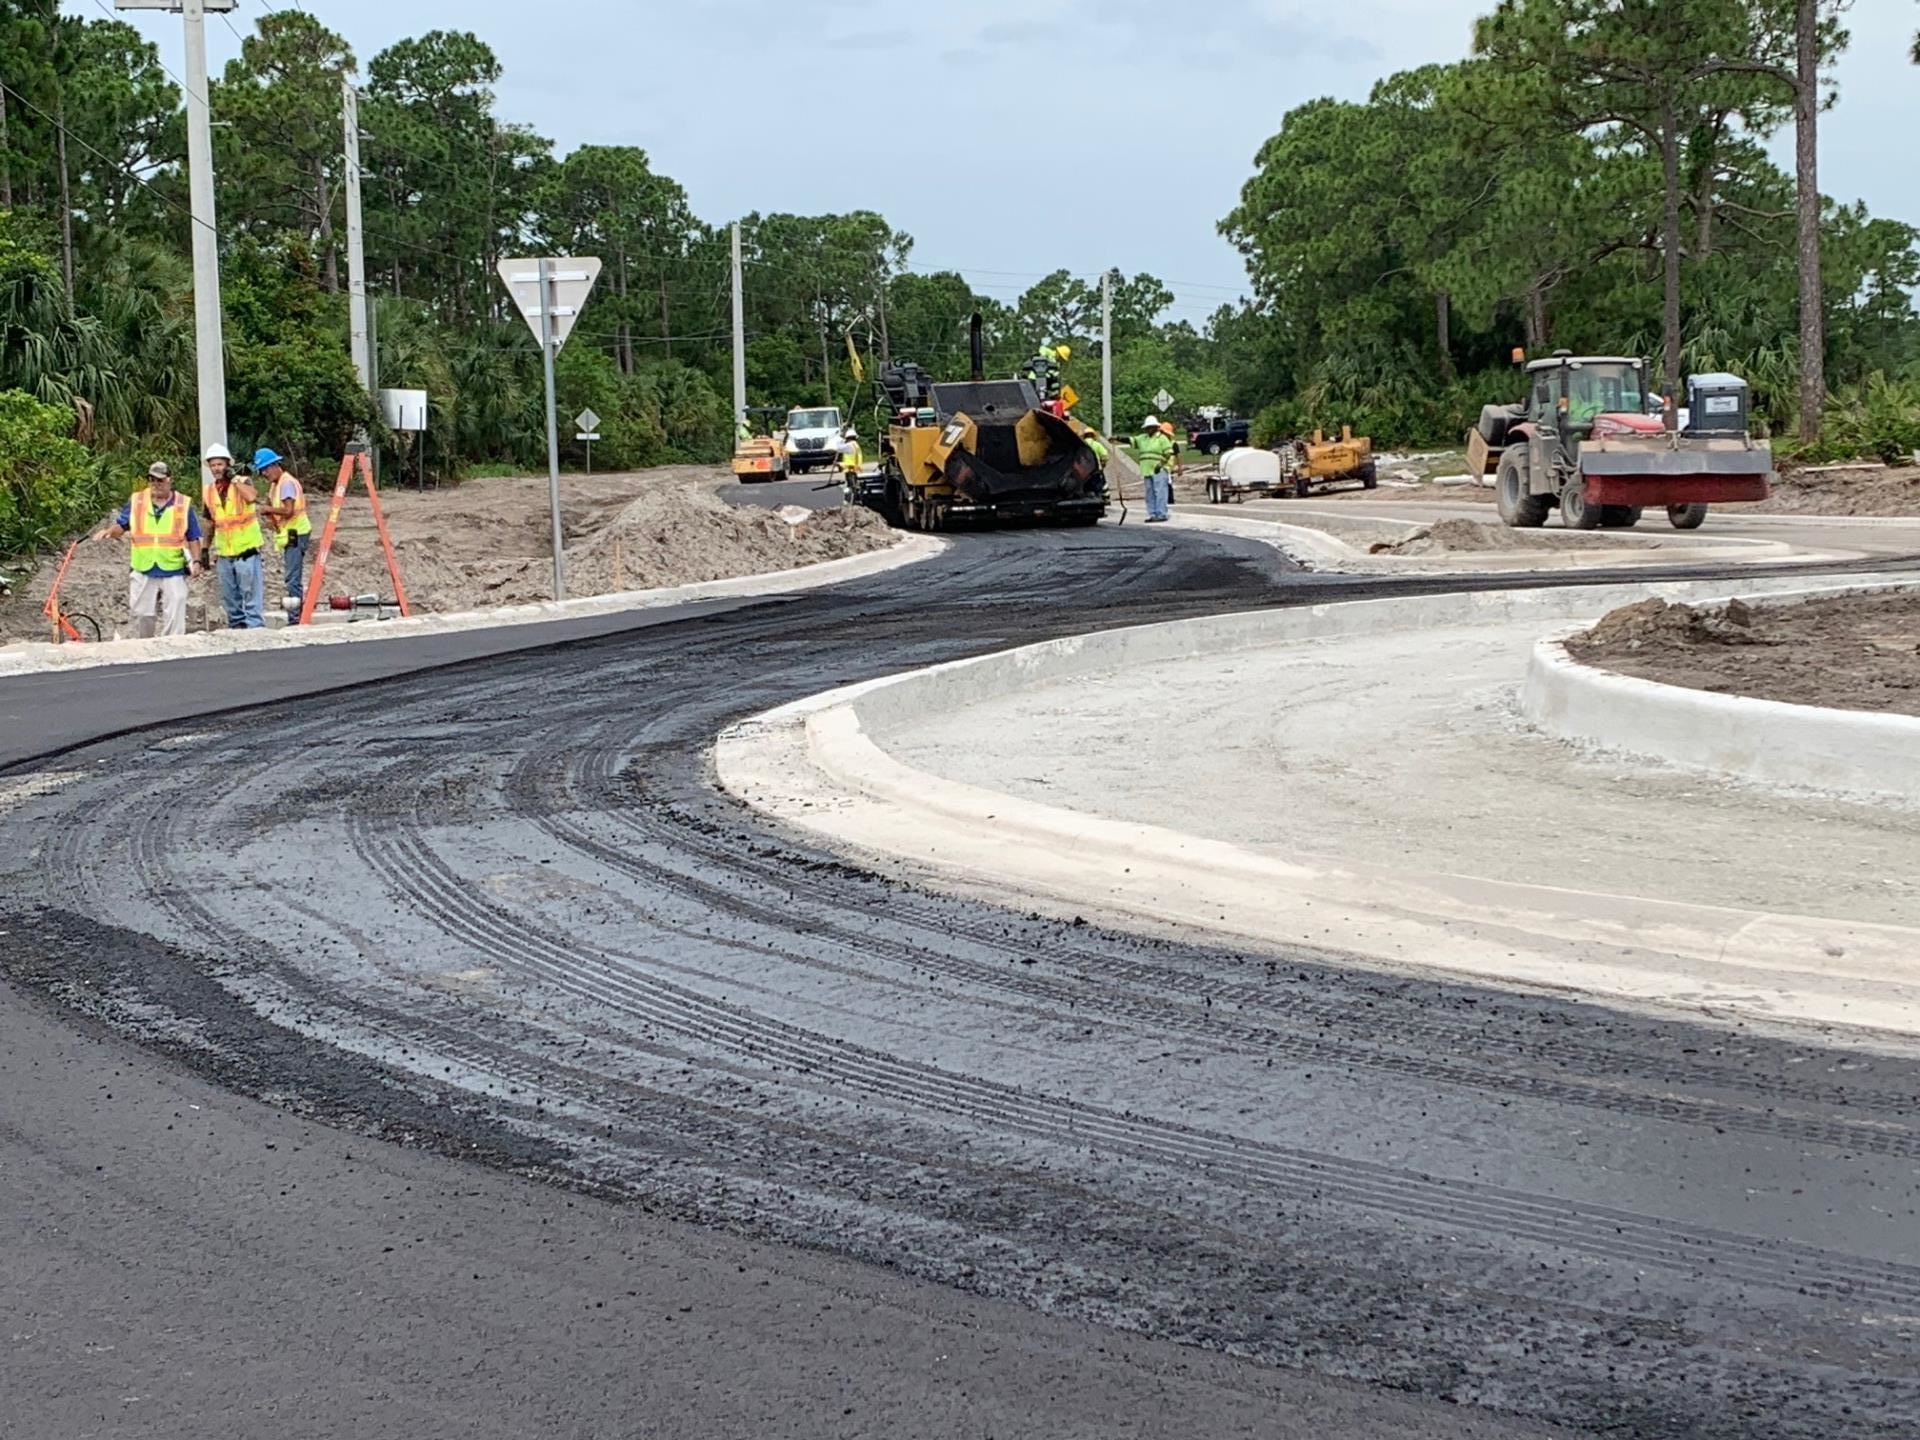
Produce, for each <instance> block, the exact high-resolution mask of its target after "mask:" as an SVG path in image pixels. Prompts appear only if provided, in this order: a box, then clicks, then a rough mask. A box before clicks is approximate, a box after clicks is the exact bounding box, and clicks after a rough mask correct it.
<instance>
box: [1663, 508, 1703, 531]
mask: <svg viewBox="0 0 1920 1440" xmlns="http://www.w3.org/2000/svg"><path fill="white" fill-rule="evenodd" d="M1706 522H1707V507H1706V506H1704V505H1669V506H1667V523H1668V524H1669V525H1671V526H1673V528H1674V529H1676V530H1698V529H1699V528H1700V527H1701V526H1702V525H1704V524H1706Z"/></svg>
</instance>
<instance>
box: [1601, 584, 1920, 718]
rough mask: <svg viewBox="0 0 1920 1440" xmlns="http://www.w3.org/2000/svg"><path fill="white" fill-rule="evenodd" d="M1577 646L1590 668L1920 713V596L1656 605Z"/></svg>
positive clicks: (1698, 686)
mask: <svg viewBox="0 0 1920 1440" xmlns="http://www.w3.org/2000/svg"><path fill="white" fill-rule="evenodd" d="M1568 648H1569V649H1570V650H1571V651H1572V653H1573V654H1574V656H1575V658H1576V659H1579V660H1583V661H1585V662H1587V663H1588V664H1590V665H1599V666H1602V667H1604V668H1606V669H1609V670H1617V671H1620V672H1621V673H1622V674H1626V675H1637V676H1640V677H1641V678H1642V679H1646V680H1658V681H1660V682H1662V683H1664V684H1668V685H1684V686H1686V687H1688V688H1690V689H1695V690H1713V691H1718V692H1721V693H1724V694H1731V695H1750V696H1753V697H1756V698H1758V699H1762V700H1782V701H1785V702H1787V703H1789V704H1794V705H1824V706H1828V707H1833V708H1838V709H1845V710H1879V711H1888V712H1893V713H1897V714H1902V715H1920V595H1916V594H1914V593H1913V592H1910V591H1909V592H1902V593H1898V594H1892V595H1849V596H1837V597H1833V598H1830V599H1820V600H1809V601H1806V602H1805V603H1803V604H1798V605H1782V606H1771V605H1757V606H1751V607H1747V606H1742V607H1739V608H1738V609H1736V610H1734V611H1732V612H1731V616H1729V614H1728V612H1726V611H1723V610H1719V609H1711V608H1710V609H1705V610H1703V609H1700V608H1696V607H1693V606H1688V605H1669V604H1665V603H1663V602H1661V601H1657V600H1656V601H1648V602H1643V603H1641V604H1639V605H1634V606H1630V607H1625V608H1623V609H1621V610H1618V611H1616V612H1614V613H1613V614H1611V615H1608V616H1606V617H1604V618H1603V619H1602V620H1601V622H1600V624H1599V625H1598V626H1596V627H1595V628H1594V629H1593V630H1592V631H1589V632H1588V633H1587V635H1586V636H1584V637H1580V638H1577V639H1575V640H1574V641H1572V642H1571V643H1570V644H1569V646H1568Z"/></svg>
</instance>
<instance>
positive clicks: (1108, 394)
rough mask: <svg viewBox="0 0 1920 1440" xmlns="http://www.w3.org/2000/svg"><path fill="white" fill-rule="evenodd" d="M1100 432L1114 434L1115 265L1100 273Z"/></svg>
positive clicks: (1105, 434)
mask: <svg viewBox="0 0 1920 1440" xmlns="http://www.w3.org/2000/svg"><path fill="white" fill-rule="evenodd" d="M1100 433H1101V434H1102V435H1103V436H1111V435H1112V434H1113V267H1112V266H1111V265H1109V266H1108V267H1107V268H1106V269H1105V270H1104V271H1102V272H1101V275H1100Z"/></svg>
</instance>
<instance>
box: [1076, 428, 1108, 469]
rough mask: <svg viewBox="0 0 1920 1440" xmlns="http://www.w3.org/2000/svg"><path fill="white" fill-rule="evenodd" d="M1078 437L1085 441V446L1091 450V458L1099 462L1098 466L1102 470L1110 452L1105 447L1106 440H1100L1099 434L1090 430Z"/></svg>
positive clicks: (1105, 466)
mask: <svg viewBox="0 0 1920 1440" xmlns="http://www.w3.org/2000/svg"><path fill="white" fill-rule="evenodd" d="M1080 438H1081V439H1082V440H1084V441H1086V442H1087V448H1088V449H1089V450H1091V451H1093V458H1094V459H1096V460H1098V461H1099V462H1100V468H1101V469H1102V470H1104V469H1106V468H1107V456H1108V455H1110V454H1111V453H1112V452H1111V451H1110V450H1108V449H1107V442H1106V441H1104V440H1102V439H1101V438H1100V437H1099V435H1098V434H1096V433H1095V432H1094V431H1092V430H1089V431H1087V433H1086V434H1084V435H1082V436H1081V437H1080Z"/></svg>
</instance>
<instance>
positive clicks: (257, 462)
mask: <svg viewBox="0 0 1920 1440" xmlns="http://www.w3.org/2000/svg"><path fill="white" fill-rule="evenodd" d="M282 463H284V462H283V461H282V460H281V458H280V453H279V451H277V450H267V449H264V448H263V449H259V450H256V451H254V452H253V468H254V469H256V470H264V469H266V468H267V467H268V466H269V465H279V464H282Z"/></svg>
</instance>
